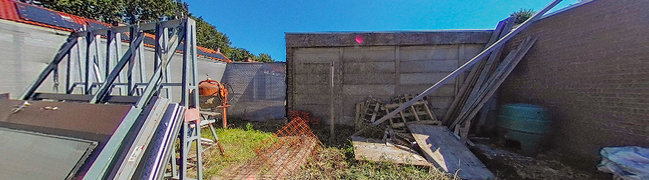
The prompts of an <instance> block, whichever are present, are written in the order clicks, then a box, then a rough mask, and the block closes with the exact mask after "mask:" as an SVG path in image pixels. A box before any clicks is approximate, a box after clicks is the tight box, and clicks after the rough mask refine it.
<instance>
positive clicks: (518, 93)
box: [500, 0, 649, 168]
mask: <svg viewBox="0 0 649 180" xmlns="http://www.w3.org/2000/svg"><path fill="white" fill-rule="evenodd" d="M647 7H649V1H645V0H598V1H592V2H589V3H587V4H583V5H581V6H579V7H575V8H573V9H569V10H567V11H564V12H562V13H559V14H556V15H554V16H550V17H547V18H545V19H542V20H541V21H539V22H537V23H535V24H534V25H532V26H530V28H529V29H527V30H525V31H524V32H523V33H521V34H519V35H518V36H517V37H516V39H514V40H513V41H512V42H511V43H509V44H508V46H509V47H510V48H511V47H515V46H516V45H517V44H518V42H520V41H521V40H522V39H524V37H526V36H529V35H533V36H536V37H538V41H537V42H536V44H535V46H534V47H533V48H532V49H531V51H530V52H529V53H528V54H527V56H526V57H525V58H524V59H523V60H522V61H521V63H520V64H519V65H518V66H517V67H516V69H515V70H514V71H513V72H512V74H511V75H510V76H509V78H508V79H507V80H506V81H505V83H504V84H503V85H502V87H501V89H502V92H501V95H500V99H501V102H502V103H532V104H537V105H541V106H545V107H547V108H549V109H550V111H551V113H552V121H553V122H554V126H553V127H554V133H553V138H552V141H551V142H552V144H553V145H554V147H556V148H558V150H560V151H561V152H564V155H565V157H570V158H572V159H582V160H588V161H590V164H589V165H590V167H591V168H592V167H595V162H596V161H598V160H599V155H598V151H599V149H600V148H601V147H604V146H624V145H642V146H649V78H648V77H649V76H648V75H649V35H648V34H649V11H647Z"/></svg>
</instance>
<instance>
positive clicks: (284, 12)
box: [185, 0, 579, 61]
mask: <svg viewBox="0 0 649 180" xmlns="http://www.w3.org/2000/svg"><path fill="white" fill-rule="evenodd" d="M578 1H579V0H564V1H563V2H561V4H559V5H558V6H557V7H555V8H554V9H553V10H556V9H560V8H563V7H566V6H568V5H570V4H574V3H576V2H578ZM185 2H188V3H189V10H190V12H191V13H193V14H194V15H195V16H202V17H203V19H205V20H206V21H207V22H209V23H211V24H213V25H215V26H216V28H217V29H218V30H219V31H221V32H223V33H225V34H227V35H228V36H229V37H230V41H231V42H232V45H234V46H237V47H242V48H245V49H247V50H249V51H250V52H252V53H254V54H259V53H267V54H270V55H271V57H273V58H274V59H275V60H277V61H284V60H285V58H286V47H285V46H286V44H285V42H284V33H285V32H326V31H408V30H439V29H493V28H494V27H495V26H496V24H497V23H498V21H500V20H502V19H504V18H507V17H508V16H509V14H511V13H512V12H514V11H517V10H519V9H521V8H524V9H534V10H540V9H541V8H543V7H545V6H546V5H547V4H548V3H550V2H551V0H404V1H395V0H292V1H288V0H266V1H262V0H216V1H215V0H185Z"/></svg>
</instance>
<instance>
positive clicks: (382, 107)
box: [354, 94, 441, 132]
mask: <svg viewBox="0 0 649 180" xmlns="http://www.w3.org/2000/svg"><path fill="white" fill-rule="evenodd" d="M413 97H415V95H411V94H405V95H400V96H396V97H392V98H390V100H388V101H387V102H383V101H381V100H380V99H376V98H368V99H367V100H365V101H363V102H360V103H358V104H356V116H355V120H354V121H355V125H356V129H357V130H358V129H362V128H365V127H368V126H371V125H370V124H371V123H374V122H375V121H376V120H377V119H379V118H381V117H383V116H384V115H385V114H387V113H388V112H390V111H392V110H394V109H396V108H397V107H399V106H400V105H401V104H403V103H406V102H408V101H409V100H411V99H412V98H413ZM388 120H389V121H388V122H389V124H385V125H382V126H381V127H383V129H385V128H394V129H398V130H400V131H402V132H405V130H406V124H408V123H418V124H433V125H441V121H439V120H437V117H436V116H435V114H434V113H433V111H432V110H431V106H430V104H429V102H428V101H427V100H426V99H420V100H419V101H417V102H415V103H414V104H413V105H412V106H410V107H409V108H408V109H406V110H404V111H401V112H399V113H398V116H397V117H390V118H389V119H388Z"/></svg>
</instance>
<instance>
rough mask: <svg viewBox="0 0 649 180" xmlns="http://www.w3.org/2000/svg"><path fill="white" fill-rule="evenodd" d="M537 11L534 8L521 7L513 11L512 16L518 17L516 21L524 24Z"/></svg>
mask: <svg viewBox="0 0 649 180" xmlns="http://www.w3.org/2000/svg"><path fill="white" fill-rule="evenodd" d="M535 13H536V11H534V10H533V9H520V10H518V11H516V12H514V13H512V16H514V17H515V18H516V21H514V23H515V24H522V23H523V22H525V21H526V20H527V19H529V18H530V17H532V16H533V15H534V14H535Z"/></svg>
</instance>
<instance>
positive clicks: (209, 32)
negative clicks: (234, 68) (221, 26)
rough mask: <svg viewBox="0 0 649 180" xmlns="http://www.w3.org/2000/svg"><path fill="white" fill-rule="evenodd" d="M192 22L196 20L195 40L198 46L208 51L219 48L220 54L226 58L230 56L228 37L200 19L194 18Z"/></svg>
mask: <svg viewBox="0 0 649 180" xmlns="http://www.w3.org/2000/svg"><path fill="white" fill-rule="evenodd" d="M194 20H196V40H197V41H198V43H197V44H198V45H199V46H203V47H206V48H210V49H217V48H219V49H220V51H221V53H223V54H224V55H226V56H227V55H228V54H231V52H232V47H231V43H230V38H228V36H226V35H225V34H223V33H221V32H219V31H218V30H217V29H216V27H214V26H213V25H211V24H209V23H207V22H205V20H203V18H202V17H198V18H194ZM228 57H229V56H228ZM230 58H231V57H230Z"/></svg>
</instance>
